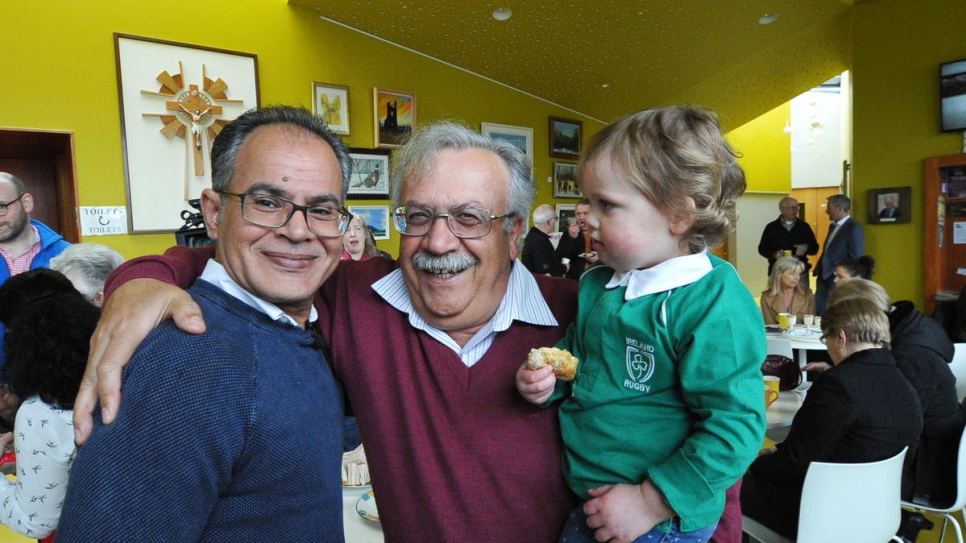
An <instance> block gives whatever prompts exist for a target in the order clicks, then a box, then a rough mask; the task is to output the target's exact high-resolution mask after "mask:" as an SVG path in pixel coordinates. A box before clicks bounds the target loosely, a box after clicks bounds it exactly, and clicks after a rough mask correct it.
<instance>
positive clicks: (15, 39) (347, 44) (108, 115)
mask: <svg viewBox="0 0 966 543" xmlns="http://www.w3.org/2000/svg"><path fill="white" fill-rule="evenodd" d="M178 14H180V15H178ZM114 32H121V33H126V34H134V35H138V36H145V37H150V38H158V39H164V40H171V41H177V42H184V43H190V44H194V45H203V46H209V47H217V48H222V49H229V50H236V51H243V52H248V53H255V54H257V55H258V68H259V82H260V89H261V103H262V105H269V104H277V103H281V104H293V105H303V106H305V107H308V108H311V99H312V98H311V82H312V81H321V82H328V83H337V84H342V85H348V86H349V87H350V112H349V117H350V120H351V136H350V137H348V138H346V143H347V144H348V145H350V146H353V147H372V146H373V112H372V88H373V87H375V86H379V87H385V88H390V89H396V90H402V91H406V92H414V93H415V94H416V97H417V123H418V124H422V123H427V122H430V121H433V120H437V119H454V120H461V121H463V122H465V123H467V124H468V125H469V126H471V127H474V128H479V123H480V122H481V121H486V122H495V123H502V124H510V125H517V126H528V127H531V128H533V139H534V141H533V149H534V163H535V164H534V176H535V177H536V179H537V190H538V192H537V204H540V203H551V204H552V203H554V201H553V198H552V194H553V191H552V187H551V184H550V183H547V177H548V176H551V175H552V173H553V159H551V158H550V156H549V153H548V148H549V141H548V124H549V121H548V116H550V115H555V116H561V117H568V118H579V119H581V120H582V121H583V122H584V132H585V141H586V138H587V137H588V136H589V135H590V134H592V133H593V132H595V131H597V130H599V129H600V128H601V127H602V125H601V124H600V123H599V122H596V121H594V120H592V119H588V118H583V117H579V116H577V115H576V114H574V113H573V112H571V111H568V110H565V109H562V108H559V107H556V106H553V105H551V104H548V103H546V102H543V101H540V100H537V99H534V98H531V97H529V96H527V95H524V94H522V93H519V92H516V91H513V90H510V89H508V88H506V87H503V86H500V85H497V84H495V83H491V82H489V81H487V80H484V79H482V78H479V77H477V76H474V75H471V74H468V73H466V72H464V71H461V70H458V69H455V68H451V67H448V66H446V65H444V64H441V63H439V62H436V61H433V60H430V59H428V58H426V57H423V56H420V55H417V54H414V53H410V52H408V51H406V50H403V49H400V48H398V47H395V46H392V45H388V44H386V43H384V42H381V41H379V40H376V39H373V38H369V37H366V36H364V35H362V34H359V33H356V32H353V31H350V30H347V29H345V28H342V27H339V26H337V25H333V24H331V23H328V22H325V21H322V20H320V19H319V18H318V17H317V16H315V15H313V14H312V13H309V12H307V11H304V10H299V9H295V8H291V7H289V6H288V5H287V4H286V3H285V2H284V0H274V1H266V0H235V1H228V0H209V1H207V2H195V1H188V0H171V1H169V2H166V3H164V4H163V5H161V4H158V3H156V2H148V1H145V0H100V1H98V2H97V3H96V7H94V6H93V5H91V4H88V3H86V2H73V1H69V0H43V1H38V2H16V3H14V2H6V3H5V5H4V6H3V8H0V36H3V38H2V43H0V74H3V75H2V84H0V127H8V128H31V129H56V130H69V131H73V132H74V144H75V161H76V170H77V183H78V187H77V190H78V197H79V203H80V205H82V206H106V205H124V204H125V190H126V189H125V184H124V169H123V168H124V166H123V158H122V153H121V133H120V114H119V110H118V99H117V79H116V75H115V63H114V39H113V33H114ZM561 202H568V201H566V200H561ZM573 202H574V201H573V200H570V201H569V203H573ZM348 203H349V204H350V205H353V204H359V205H362V204H365V205H388V201H379V200H366V201H349V202H348ZM390 235H391V236H392V239H390V240H389V241H388V242H380V246H381V247H382V248H383V249H385V250H388V251H390V252H391V253H393V254H396V253H397V248H398V241H399V240H398V235H397V234H396V233H395V232H390ZM84 241H96V242H98V243H105V244H107V245H111V246H113V247H115V248H116V249H118V250H119V251H121V252H122V253H123V254H124V255H125V256H126V257H129V258H130V257H134V256H138V255H143V254H150V253H157V252H160V251H163V250H164V249H166V248H167V247H169V246H171V245H174V236H173V235H171V234H163V235H161V234H141V235H124V236H96V237H87V238H85V239H84Z"/></svg>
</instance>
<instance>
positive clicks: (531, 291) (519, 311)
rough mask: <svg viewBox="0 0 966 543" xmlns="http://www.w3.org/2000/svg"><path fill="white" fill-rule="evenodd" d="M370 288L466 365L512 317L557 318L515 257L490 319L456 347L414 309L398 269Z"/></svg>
mask: <svg viewBox="0 0 966 543" xmlns="http://www.w3.org/2000/svg"><path fill="white" fill-rule="evenodd" d="M372 289H373V290H375V291H376V293H377V294H379V296H380V297H382V299H384V300H385V301H386V302H387V303H388V304H389V305H391V306H393V307H394V308H396V309H397V310H399V311H401V312H403V313H405V314H407V315H409V324H410V325H412V326H413V328H416V329H417V330H422V331H424V332H426V333H427V334H429V336H430V337H432V338H433V339H435V340H436V341H439V342H440V343H442V344H443V345H445V346H447V347H449V348H450V349H452V350H453V352H455V353H456V354H457V355H459V356H460V358H461V359H462V360H463V363H464V364H466V365H467V366H472V365H473V364H475V363H476V362H478V361H479V360H480V359H481V358H483V355H485V354H486V351H487V350H488V349H489V348H490V346H491V345H492V344H493V340H494V339H495V338H496V334H497V333H499V332H503V331H505V330H507V329H509V328H510V325H511V324H513V321H514V320H518V321H521V322H526V323H529V324H535V325H538V326H556V325H557V319H556V318H554V316H553V312H551V311H550V306H548V305H547V302H546V300H544V299H543V295H542V294H541V292H540V288H539V287H538V286H537V281H536V279H534V277H533V274H531V273H530V272H529V271H527V269H526V268H525V267H524V266H523V264H522V263H521V262H520V261H519V260H514V261H513V267H512V269H511V271H510V280H509V284H508V285H507V290H506V294H505V295H504V296H503V300H502V301H501V302H500V306H499V308H497V310H496V313H495V314H494V315H493V318H492V319H490V321H489V322H487V323H486V325H484V326H483V328H481V329H480V330H479V331H477V332H476V334H475V335H474V336H473V337H472V338H471V339H470V340H469V341H468V342H467V343H466V345H465V346H463V347H460V346H459V344H458V343H456V341H454V340H453V338H451V337H450V336H449V334H447V333H446V332H445V331H443V330H440V329H438V328H436V327H434V326H432V325H430V324H429V323H428V322H426V321H425V320H424V319H423V318H422V317H421V316H420V315H419V313H417V312H416V310H415V307H413V303H412V300H411V299H410V298H409V290H408V289H407V288H406V283H405V281H404V280H403V276H402V270H400V269H396V270H394V271H393V272H392V273H390V274H389V275H387V276H385V277H383V278H382V279H380V280H378V281H376V282H375V283H373V285H372Z"/></svg>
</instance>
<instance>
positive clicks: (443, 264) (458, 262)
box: [412, 251, 477, 273]
mask: <svg viewBox="0 0 966 543" xmlns="http://www.w3.org/2000/svg"><path fill="white" fill-rule="evenodd" d="M412 262H413V267H414V268H416V269H417V270H422V271H426V272H430V273H441V272H461V271H463V270H465V269H466V268H469V267H472V266H475V265H476V262H477V261H476V259H475V258H473V257H472V256H471V255H466V254H461V253H446V254H443V255H432V254H429V253H426V252H423V251H420V252H418V253H416V254H414V255H413V259H412Z"/></svg>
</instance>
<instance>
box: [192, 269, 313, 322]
mask: <svg viewBox="0 0 966 543" xmlns="http://www.w3.org/2000/svg"><path fill="white" fill-rule="evenodd" d="M200 278H201V279H204V280H205V281H208V282H209V283H211V284H212V285H215V286H216V287H218V288H220V289H221V290H223V291H225V293H226V294H228V295H229V296H231V297H232V298H237V299H239V300H241V301H242V302H244V303H245V304H246V305H248V306H251V307H253V308H254V309H257V310H259V311H261V312H262V313H265V314H266V315H268V316H269V317H271V318H272V320H274V321H284V322H287V323H289V324H291V325H292V326H297V327H299V328H304V327H305V324H306V323H298V322H296V321H295V319H293V318H292V317H290V316H289V315H288V313H286V312H284V311H282V310H281V309H279V307H278V306H277V305H275V304H273V303H269V302H266V301H265V300H262V299H261V298H259V297H257V296H255V295H254V294H252V293H251V292H248V291H247V290H245V289H243V288H241V287H240V286H239V285H238V283H236V282H235V280H234V279H232V278H231V277H229V275H228V272H227V271H225V267H224V266H222V265H221V264H220V263H218V262H216V261H215V260H214V259H211V260H208V264H207V265H205V271H203V272H201V277H200ZM318 318H319V312H318V311H317V310H316V309H315V306H314V305H313V306H312V309H311V310H310V311H309V322H315V321H316V320H318Z"/></svg>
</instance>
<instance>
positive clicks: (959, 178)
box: [924, 154, 966, 315]
mask: <svg viewBox="0 0 966 543" xmlns="http://www.w3.org/2000/svg"><path fill="white" fill-rule="evenodd" d="M925 168H926V172H925V173H926V213H925V219H926V236H925V238H926V239H925V260H924V268H925V270H924V272H925V281H926V290H925V298H926V300H925V313H926V314H927V315H931V314H932V311H933V309H935V307H936V295H937V294H945V295H956V294H958V293H959V291H960V290H961V289H962V288H963V285H964V284H966V242H964V243H955V241H956V240H955V237H956V231H957V225H958V228H961V229H962V231H961V232H962V233H961V234H960V236H961V237H962V236H966V154H961V155H946V156H937V157H929V158H927V159H926V163H925ZM964 241H966V240H964Z"/></svg>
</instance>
